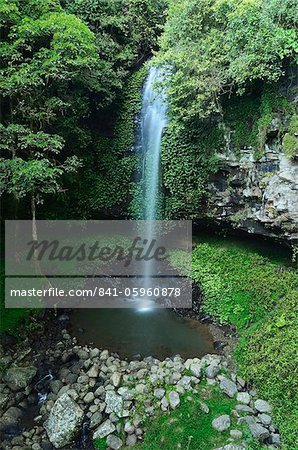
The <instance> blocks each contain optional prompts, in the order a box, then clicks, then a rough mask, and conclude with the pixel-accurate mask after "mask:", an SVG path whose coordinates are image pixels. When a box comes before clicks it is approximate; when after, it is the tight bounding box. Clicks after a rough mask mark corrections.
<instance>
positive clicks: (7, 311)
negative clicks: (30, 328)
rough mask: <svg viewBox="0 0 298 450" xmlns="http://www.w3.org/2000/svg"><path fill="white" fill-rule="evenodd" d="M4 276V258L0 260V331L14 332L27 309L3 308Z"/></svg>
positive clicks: (25, 315) (27, 311)
mask: <svg viewBox="0 0 298 450" xmlns="http://www.w3.org/2000/svg"><path fill="white" fill-rule="evenodd" d="M4 289H5V277H4V260H0V333H3V332H4V331H8V332H10V333H15V332H16V327H17V324H18V322H19V320H20V319H21V318H24V319H26V318H27V317H28V316H29V310H28V309H20V308H5V293H4Z"/></svg>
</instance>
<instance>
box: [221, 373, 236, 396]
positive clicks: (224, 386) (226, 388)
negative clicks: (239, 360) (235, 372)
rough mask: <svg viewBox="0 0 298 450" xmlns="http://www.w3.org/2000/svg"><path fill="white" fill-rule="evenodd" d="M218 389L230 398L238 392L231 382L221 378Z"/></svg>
mask: <svg viewBox="0 0 298 450" xmlns="http://www.w3.org/2000/svg"><path fill="white" fill-rule="evenodd" d="M219 387H220V389H221V390H222V391H223V392H224V393H225V394H227V395H228V396H229V397H231V398H232V397H234V395H235V394H237V392H238V389H237V386H236V384H235V383H234V382H233V381H231V380H228V378H223V379H222V380H221V382H220V385H219Z"/></svg>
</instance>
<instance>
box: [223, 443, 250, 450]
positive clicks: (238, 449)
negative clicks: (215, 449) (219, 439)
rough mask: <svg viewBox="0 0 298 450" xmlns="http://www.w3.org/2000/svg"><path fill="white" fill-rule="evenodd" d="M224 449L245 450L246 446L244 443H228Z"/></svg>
mask: <svg viewBox="0 0 298 450" xmlns="http://www.w3.org/2000/svg"><path fill="white" fill-rule="evenodd" d="M223 450H245V447H243V446H242V445H235V444H228V445H225V446H224V448H223Z"/></svg>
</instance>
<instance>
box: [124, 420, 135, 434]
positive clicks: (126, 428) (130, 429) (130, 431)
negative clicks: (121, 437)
mask: <svg viewBox="0 0 298 450" xmlns="http://www.w3.org/2000/svg"><path fill="white" fill-rule="evenodd" d="M124 431H125V433H127V434H133V433H134V431H135V427H134V426H133V424H132V423H131V422H126V424H125V425H124Z"/></svg>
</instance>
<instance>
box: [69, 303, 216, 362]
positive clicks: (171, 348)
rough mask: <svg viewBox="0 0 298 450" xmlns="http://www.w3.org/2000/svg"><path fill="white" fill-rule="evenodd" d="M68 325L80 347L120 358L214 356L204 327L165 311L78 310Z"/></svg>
mask: <svg viewBox="0 0 298 450" xmlns="http://www.w3.org/2000/svg"><path fill="white" fill-rule="evenodd" d="M70 322H71V331H72V335H74V336H76V338H77V339H78V342H79V343H80V344H90V343H93V344H94V345H95V346H97V347H99V348H104V349H108V350H110V351H112V352H117V353H118V354H119V355H120V357H122V358H132V357H133V356H134V355H136V354H140V355H141V356H142V357H146V356H154V357H156V358H159V359H164V358H166V357H169V356H174V355H176V354H180V355H181V356H183V357H184V358H190V357H195V356H196V357H200V356H203V355H205V354H206V353H215V350H214V347H213V338H212V335H211V333H210V331H209V329H208V327H207V326H206V325H202V324H200V323H199V322H197V321H196V320H192V319H186V318H181V317H178V316H177V315H176V314H175V313H174V312H173V311H171V310H168V309H151V310H147V309H140V310H136V309H77V310H74V311H73V312H72V313H71V315H70Z"/></svg>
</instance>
